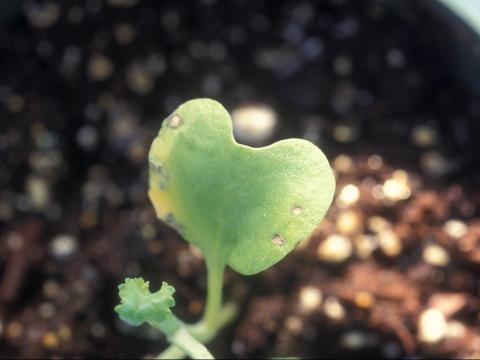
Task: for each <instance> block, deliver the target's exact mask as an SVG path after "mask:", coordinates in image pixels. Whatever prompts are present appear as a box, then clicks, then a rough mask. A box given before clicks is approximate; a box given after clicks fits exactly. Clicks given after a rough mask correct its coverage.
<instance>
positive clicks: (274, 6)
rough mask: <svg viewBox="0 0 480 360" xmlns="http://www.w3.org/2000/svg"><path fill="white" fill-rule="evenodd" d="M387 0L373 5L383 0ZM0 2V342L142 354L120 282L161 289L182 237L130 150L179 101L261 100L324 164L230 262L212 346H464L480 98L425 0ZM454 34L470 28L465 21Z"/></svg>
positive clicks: (350, 350) (187, 302) (192, 304)
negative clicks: (298, 197)
mask: <svg viewBox="0 0 480 360" xmlns="http://www.w3.org/2000/svg"><path fill="white" fill-rule="evenodd" d="M387 3H388V4H387ZM1 6H2V7H0V8H1V9H2V10H1V13H2V16H1V18H0V21H1V25H0V26H1V29H0V119H1V120H0V357H2V358H26V357H34V358H53V357H56V358H58V357H67V358H73V357H77V358H78V357H81V358H85V357H101V358H131V357H135V358H140V357H153V356H155V355H156V354H158V353H159V352H160V351H161V350H162V349H163V348H164V347H165V346H166V342H165V339H164V338H163V337H162V335H161V334H160V333H158V332H156V331H154V330H151V329H149V328H143V327H142V328H133V327H130V326H128V325H126V324H125V323H123V322H121V321H120V320H118V319H117V317H116V314H115V313H114V312H113V307H114V306H115V305H116V304H117V303H118V293H117V285H118V284H119V283H121V282H122V281H123V279H124V278H125V277H126V276H130V277H132V276H142V277H144V278H145V279H146V280H150V282H151V288H152V289H157V288H158V287H159V286H160V284H161V282H162V281H167V282H169V283H170V284H172V285H173V286H175V288H176V294H175V297H176V302H177V305H176V307H175V313H176V314H177V315H178V316H179V317H180V318H182V319H184V320H187V321H196V320H197V319H198V318H199V317H200V316H201V313H202V309H203V305H204V303H203V301H204V298H205V293H204V292H205V282H206V278H205V269H204V263H203V260H202V258H201V254H199V252H198V251H196V250H195V249H193V248H191V247H189V246H188V244H187V243H185V242H184V241H183V240H182V239H181V238H180V237H179V235H178V234H176V233H175V231H174V230H172V229H170V228H168V227H167V226H166V225H164V224H162V223H161V222H159V221H158V220H156V219H155V215H154V211H153V208H152V206H151V204H150V202H149V200H148V198H147V176H148V172H147V171H148V165H147V152H148V148H149V145H150V143H151V141H152V139H153V138H154V137H155V135H156V133H157V131H158V129H159V128H160V124H161V121H162V119H163V118H165V117H167V116H168V115H169V114H170V113H171V112H172V111H173V110H174V109H175V108H176V106H178V105H179V104H180V103H182V102H183V101H186V100H188V99H191V98H196V97H212V98H215V99H217V100H219V101H220V102H222V103H223V104H224V105H225V107H226V108H227V109H228V110H233V109H235V108H238V107H242V106H245V105H249V104H263V105H265V106H268V107H270V108H271V109H273V111H275V113H276V114H277V116H278V120H279V121H278V126H277V127H276V128H275V133H274V136H273V137H271V138H269V139H268V140H266V141H265V143H268V142H271V141H275V140H279V139H284V138H288V137H304V138H306V139H309V140H311V141H313V142H315V143H316V144H317V145H319V146H320V147H321V148H322V149H323V150H324V152H325V153H326V155H327V157H328V158H329V159H330V161H331V164H332V167H333V168H334V169H335V173H336V176H337V193H336V197H335V199H334V203H333V205H332V208H331V210H330V211H329V213H328V215H327V218H326V219H325V220H324V221H323V222H322V223H321V224H320V225H319V227H318V229H317V230H316V231H315V232H314V234H313V235H312V237H311V238H309V239H307V240H306V241H305V242H303V243H302V244H301V245H300V246H299V247H298V248H297V249H295V251H293V252H292V253H291V254H290V255H289V256H288V257H286V258H285V259H284V260H283V261H281V262H280V263H278V264H277V265H275V266H274V267H272V268H271V269H269V270H267V271H265V272H263V273H261V274H258V275H255V276H251V277H243V276H240V275H238V274H236V273H234V272H233V271H228V272H227V274H226V277H225V284H226V285H225V296H226V298H227V299H238V301H240V303H241V313H240V315H239V317H238V319H237V320H236V321H235V322H234V323H233V324H232V325H231V326H229V327H228V328H227V329H225V330H224V331H222V332H221V334H220V335H219V336H218V337H217V339H216V340H215V341H213V342H212V343H211V344H210V345H209V349H210V350H211V351H212V353H213V354H214V355H216V356H218V357H229V358H230V357H231V358H246V357H274V356H298V357H301V358H309V357H368V358H402V357H439V356H443V357H467V356H470V357H480V331H479V325H480V323H479V322H480V320H479V318H478V311H479V300H480V294H479V290H480V289H479V285H480V283H479V281H478V274H479V270H480V244H479V241H480V220H479V204H480V192H479V190H478V186H477V185H478V184H479V171H478V169H479V167H478V165H479V164H478V162H479V160H478V150H479V149H478V142H477V141H476V140H477V139H478V135H479V126H480V125H479V124H480V98H479V96H478V94H477V95H475V94H474V93H473V92H471V90H470V89H469V87H468V86H467V84H465V83H463V82H462V81H461V80H460V79H459V78H458V77H457V72H456V70H457V69H456V68H455V66H458V65H457V63H456V61H455V59H454V58H453V56H454V54H453V52H452V48H453V46H454V45H455V44H458V43H459V42H460V41H463V43H464V44H466V45H464V46H476V49H477V50H478V49H479V48H480V45H479V44H478V39H477V40H476V43H474V44H473V45H472V41H475V39H474V38H473V36H472V35H471V34H470V33H468V31H467V32H465V31H463V32H462V31H460V30H461V29H460V30H459V31H457V30H458V29H455V28H452V27H451V26H449V25H446V24H445V23H444V20H445V19H444V18H443V17H442V16H441V15H439V13H438V12H437V11H436V10H437V8H436V6H435V5H434V2H433V1H393V2H386V1H341V0H335V1H334V0H332V1H321V2H320V1H317V2H314V1H240V0H234V1H214V0H213V1H212V0H208V1H207V0H204V1H199V2H195V3H194V2H177V1H161V2H160V1H137V0H108V1H106V0H105V1H101V0H87V1H42V2H36V1H25V2H16V1H12V0H9V1H5V2H4V3H3V4H2V5H1ZM472 39H473V40H472Z"/></svg>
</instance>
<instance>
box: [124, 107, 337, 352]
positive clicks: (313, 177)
mask: <svg viewBox="0 0 480 360" xmlns="http://www.w3.org/2000/svg"><path fill="white" fill-rule="evenodd" d="M149 169H150V178H149V193H148V194H149V197H150V199H151V201H152V203H153V206H154V208H155V211H156V214H157V216H158V218H160V219H161V220H163V221H164V222H165V223H167V224H168V225H170V226H171V227H173V228H174V229H176V230H177V231H178V233H180V235H181V236H182V237H183V238H184V239H185V240H187V241H188V242H190V243H192V244H194V245H195V246H197V247H198V248H199V249H200V250H201V252H202V253H203V255H204V258H205V262H206V266H207V275H208V277H207V300H206V306H205V310H204V315H203V318H202V320H200V322H199V323H197V324H194V325H188V324H185V323H183V322H182V321H181V320H179V319H178V318H177V317H175V315H173V314H172V312H171V310H170V308H171V307H173V306H174V304H175V301H174V299H173V292H174V288H173V287H172V286H170V285H168V284H166V283H163V285H162V287H161V289H160V290H159V291H157V292H155V293H153V294H152V293H150V291H149V289H148V282H145V281H144V280H143V279H141V278H137V279H126V280H125V283H123V284H121V285H120V286H119V290H120V298H121V303H120V305H118V306H117V307H116V308H115V310H116V312H117V313H118V314H119V316H120V318H121V319H123V320H124V321H126V322H128V323H130V324H132V325H140V324H142V323H144V322H146V323H148V324H150V325H151V326H154V327H156V328H158V329H160V330H161V331H163V332H164V334H165V335H166V337H167V339H168V341H169V342H170V343H171V344H172V345H171V346H170V347H169V348H168V349H166V350H165V351H164V352H163V353H162V354H160V355H159V358H182V357H185V356H190V357H192V358H213V357H212V355H211V354H210V353H209V352H208V350H207V349H206V348H205V346H204V345H203V343H205V342H208V341H209V340H211V339H212V338H213V337H214V336H215V335H216V334H217V332H218V331H219V329H220V328H221V327H223V326H225V325H226V324H227V323H228V322H230V321H231V320H232V319H233V318H234V317H235V315H236V307H235V305H231V304H227V305H225V306H223V305H222V285H223V273H224V270H225V267H226V266H227V265H228V266H230V267H231V268H232V269H234V270H235V271H237V272H239V273H241V274H244V275H252V274H256V273H258V272H261V271H263V270H265V269H267V268H269V267H270V266H272V265H273V264H275V263H276V262H278V261H279V260H281V259H282V258H283V257H284V256H285V255H287V254H288V253H289V252H290V251H292V250H293V249H294V248H295V246H296V245H297V244H298V243H299V242H300V241H302V240H303V239H305V238H306V237H308V236H309V234H310V233H311V232H312V231H313V230H314V228H315V227H316V226H317V224H318V223H319V222H320V220H321V219H322V218H323V217H324V215H325V213H326V211H327V210H328V208H329V206H330V203H331V201H332V197H333V194H334V191H335V179H334V177H333V174H332V171H331V169H330V166H329V164H328V160H327V159H326V157H325V155H324V154H323V153H322V151H321V150H320V149H319V148H317V147H316V146H315V145H313V144H312V143H310V142H308V141H305V140H301V139H288V140H282V141H279V142H276V143H274V144H272V145H270V146H267V147H263V148H252V147H249V146H245V145H241V144H238V143H237V142H235V140H234V138H233V132H232V121H231V119H230V115H229V114H228V112H227V111H226V110H225V109H224V107H223V106H222V105H221V104H220V103H218V102H216V101H214V100H211V99H196V100H191V101H187V102H186V103H184V104H182V105H181V106H180V107H178V109H176V110H175V111H174V112H173V113H172V114H171V115H170V116H169V117H168V118H167V119H165V121H164V122H163V124H162V127H161V129H160V132H159V133H158V136H157V137H156V138H155V140H154V141H153V143H152V146H151V148H150V152H149Z"/></svg>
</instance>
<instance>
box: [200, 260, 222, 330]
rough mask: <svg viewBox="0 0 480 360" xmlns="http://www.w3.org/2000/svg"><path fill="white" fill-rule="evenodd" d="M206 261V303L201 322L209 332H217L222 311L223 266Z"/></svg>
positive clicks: (215, 262)
mask: <svg viewBox="0 0 480 360" xmlns="http://www.w3.org/2000/svg"><path fill="white" fill-rule="evenodd" d="M206 260H207V303H206V305H205V312H204V316H203V322H204V323H205V326H206V327H207V330H208V331H209V332H216V331H217V324H218V321H219V316H220V312H221V310H222V291H223V272H224V270H225V265H219V264H218V262H217V261H211V260H209V259H206Z"/></svg>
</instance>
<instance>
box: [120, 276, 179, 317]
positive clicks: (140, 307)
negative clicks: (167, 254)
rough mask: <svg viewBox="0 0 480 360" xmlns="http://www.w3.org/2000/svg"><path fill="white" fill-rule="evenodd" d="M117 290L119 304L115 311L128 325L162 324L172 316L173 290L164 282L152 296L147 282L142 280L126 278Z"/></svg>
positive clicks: (173, 304)
mask: <svg viewBox="0 0 480 360" xmlns="http://www.w3.org/2000/svg"><path fill="white" fill-rule="evenodd" d="M118 289H119V294H120V300H121V303H120V305H117V306H116V307H115V311H116V312H117V313H118V315H119V316H120V318H121V319H122V320H123V321H126V322H127V323H129V324H130V325H135V326H138V325H141V324H142V323H143V322H146V321H156V322H162V321H164V320H166V319H167V318H168V317H169V316H170V315H171V314H172V312H171V310H170V308H171V307H173V306H175V300H174V298H173V296H172V295H173V293H174V292H175V289H174V288H173V287H172V286H170V285H168V284H167V283H166V282H163V283H162V287H161V288H160V290H158V291H157V292H155V293H153V294H152V293H151V292H150V290H149V283H148V281H144V280H143V279H142V278H134V279H129V278H127V279H125V283H123V284H120V285H119V286H118Z"/></svg>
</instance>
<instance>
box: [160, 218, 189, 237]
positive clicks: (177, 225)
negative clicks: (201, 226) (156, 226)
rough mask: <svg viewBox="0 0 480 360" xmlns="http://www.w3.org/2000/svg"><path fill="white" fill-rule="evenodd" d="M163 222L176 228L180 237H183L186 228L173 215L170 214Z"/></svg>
mask: <svg viewBox="0 0 480 360" xmlns="http://www.w3.org/2000/svg"><path fill="white" fill-rule="evenodd" d="M163 221H165V223H167V224H168V225H169V226H171V227H172V228H174V229H175V230H176V231H177V232H178V233H179V234H180V235H182V236H183V234H184V231H185V227H184V226H183V225H182V224H180V223H179V222H178V220H177V219H176V218H175V216H174V215H173V214H172V213H168V214H167V215H166V216H165V219H163Z"/></svg>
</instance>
